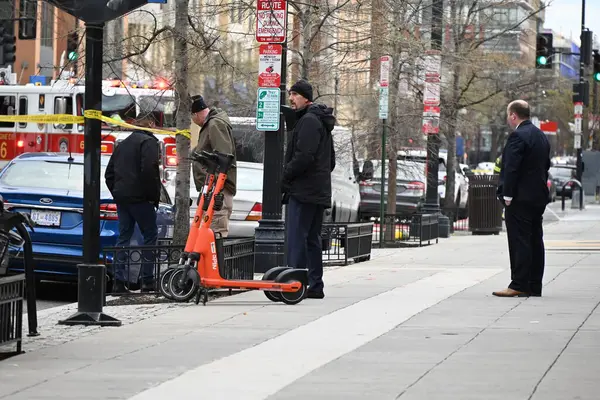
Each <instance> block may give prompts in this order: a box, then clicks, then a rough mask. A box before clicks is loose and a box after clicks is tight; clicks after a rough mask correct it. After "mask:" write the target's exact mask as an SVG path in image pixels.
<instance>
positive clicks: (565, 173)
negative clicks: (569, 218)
mask: <svg viewBox="0 0 600 400" xmlns="http://www.w3.org/2000/svg"><path fill="white" fill-rule="evenodd" d="M549 173H550V175H552V182H553V183H554V185H555V186H556V196H558V197H561V196H562V195H563V187H564V195H565V197H567V198H569V199H570V198H571V196H572V194H573V185H572V184H571V183H570V182H569V180H570V179H573V178H574V177H575V174H576V169H575V167H574V166H572V165H554V166H552V167H550V171H549ZM565 184H566V186H565Z"/></svg>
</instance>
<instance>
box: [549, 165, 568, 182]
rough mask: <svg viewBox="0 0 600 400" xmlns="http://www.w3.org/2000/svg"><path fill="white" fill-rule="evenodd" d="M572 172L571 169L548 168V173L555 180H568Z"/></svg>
mask: <svg viewBox="0 0 600 400" xmlns="http://www.w3.org/2000/svg"><path fill="white" fill-rule="evenodd" d="M573 172H574V170H573V169H572V168H559V167H552V168H550V173H551V174H552V176H553V177H555V178H558V177H560V178H568V179H570V178H571V177H572V176H573V175H572V174H573Z"/></svg>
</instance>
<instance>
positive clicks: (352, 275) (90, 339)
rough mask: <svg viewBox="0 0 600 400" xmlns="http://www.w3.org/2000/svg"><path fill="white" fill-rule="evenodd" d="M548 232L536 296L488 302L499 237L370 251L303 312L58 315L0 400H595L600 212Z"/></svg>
mask: <svg viewBox="0 0 600 400" xmlns="http://www.w3.org/2000/svg"><path fill="white" fill-rule="evenodd" d="M583 213H585V216H586V217H587V218H581V217H582V216H583V215H584V214H583ZM545 229H546V240H547V247H548V251H547V269H546V275H545V288H544V297H542V298H529V299H501V298H496V297H493V296H491V292H492V291H493V290H495V289H499V288H503V287H506V285H507V284H508V282H509V270H508V256H507V245H506V237H505V235H504V234H501V235H500V236H456V237H452V238H450V239H443V240H440V244H438V245H434V246H431V247H423V248H418V249H390V250H375V251H374V256H373V259H372V260H371V261H369V262H365V263H359V264H356V265H353V266H348V267H342V268H335V269H329V270H328V271H327V273H326V276H325V283H326V296H327V297H326V298H325V299H324V300H310V299H307V300H305V301H303V302H302V303H301V304H299V305H296V306H285V305H283V304H274V303H271V302H269V301H268V300H267V299H266V298H265V297H264V295H263V294H262V293H260V292H249V293H244V294H241V295H237V296H234V297H229V298H221V299H218V300H215V301H212V302H210V303H208V304H207V306H206V307H203V306H202V305H199V306H196V305H180V304H156V305H147V306H125V307H107V308H106V309H105V311H106V312H107V313H108V314H110V315H113V316H116V317H118V318H120V319H122V320H123V322H124V325H123V326H122V327H119V328H94V327H90V328H81V327H62V326H57V325H55V323H56V321H57V320H58V319H60V318H64V317H65V316H68V315H70V314H71V313H72V311H73V310H74V307H75V306H69V307H64V308H61V309H57V310H49V311H48V313H46V314H43V317H42V318H41V326H40V331H41V333H42V336H41V337H39V338H33V339H28V340H27V342H26V344H25V350H28V351H29V350H31V351H30V352H28V353H26V354H23V355H20V356H17V357H13V358H10V359H8V360H6V361H4V362H0V399H14V400H25V399H27V400H36V399H51V398H52V399H55V398H59V397H60V398H63V399H136V400H150V399H178V400H179V399H198V398H211V399H224V400H229V399H244V400H245V399H248V400H252V399H282V400H283V399H286V400H287V399H374V400H380V399H397V398H400V399H419V400H430V399H431V400H435V399H457V400H467V399H474V400H475V399H477V400H481V399H507V398H510V399H536V400H553V399H556V400H566V399H590V400H597V399H598V398H600V395H598V393H600V380H598V375H599V374H600V311H598V309H597V308H598V304H599V303H600V251H598V250H600V242H599V243H598V244H597V246H596V247H594V245H593V241H594V240H595V239H599V238H598V236H599V233H600V208H594V207H589V208H588V209H587V210H585V211H582V212H581V213H580V214H579V216H578V217H576V214H574V211H572V212H571V211H570V212H568V213H565V214H564V215H561V216H559V221H558V222H556V223H552V224H550V225H547V226H546V228H545ZM582 243H583V244H582ZM573 248H575V249H576V250H573Z"/></svg>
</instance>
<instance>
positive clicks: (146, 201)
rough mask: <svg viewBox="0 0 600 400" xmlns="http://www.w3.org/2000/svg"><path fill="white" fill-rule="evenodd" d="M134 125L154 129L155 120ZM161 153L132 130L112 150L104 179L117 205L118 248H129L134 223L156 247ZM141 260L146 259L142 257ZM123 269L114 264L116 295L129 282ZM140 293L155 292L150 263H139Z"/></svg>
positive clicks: (145, 118)
mask: <svg viewBox="0 0 600 400" xmlns="http://www.w3.org/2000/svg"><path fill="white" fill-rule="evenodd" d="M136 125H138V126H141V127H147V128H153V127H154V118H153V116H152V115H145V116H142V117H140V118H138V120H137V121H136ZM159 153H160V150H159V145H158V139H157V138H156V137H155V136H154V135H153V134H152V133H151V132H147V131H143V130H134V131H133V132H131V134H130V135H129V136H127V138H125V140H123V141H122V142H121V143H120V144H119V145H118V146H117V147H116V148H115V150H114V152H113V154H112V156H111V157H110V161H109V162H108V166H107V167H106V172H105V174H104V177H105V179H106V186H107V187H108V190H110V193H111V194H112V196H113V199H114V201H115V203H116V204H117V214H118V217H119V239H118V240H117V247H120V246H129V242H130V240H131V236H132V235H133V232H134V229H135V224H136V223H137V225H138V227H139V228H140V232H141V233H142V236H143V237H144V244H145V245H155V244H156V239H157V237H158V226H157V224H156V210H157V209H158V205H159V201H160V187H161V183H160V171H159V160H160V155H159ZM143 256H144V259H146V258H147V257H148V256H147V255H143ZM124 269H125V268H124V265H122V264H121V263H117V262H116V263H115V286H114V289H113V291H114V292H115V293H121V292H126V291H127V288H126V287H125V282H128V281H129V279H127V277H126V274H125V270H124ZM141 269H142V270H141V289H142V291H150V290H153V288H154V277H153V275H154V271H153V263H152V262H150V261H149V260H148V262H145V263H142V266H141Z"/></svg>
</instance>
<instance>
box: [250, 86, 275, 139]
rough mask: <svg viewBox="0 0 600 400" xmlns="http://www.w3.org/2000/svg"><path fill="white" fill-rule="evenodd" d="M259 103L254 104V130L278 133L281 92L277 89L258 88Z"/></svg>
mask: <svg viewBox="0 0 600 400" xmlns="http://www.w3.org/2000/svg"><path fill="white" fill-rule="evenodd" d="M257 97H258V99H259V101H257V103H256V130H258V131H270V132H273V131H278V130H279V113H280V109H281V90H279V88H259V89H258V91H257Z"/></svg>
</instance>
